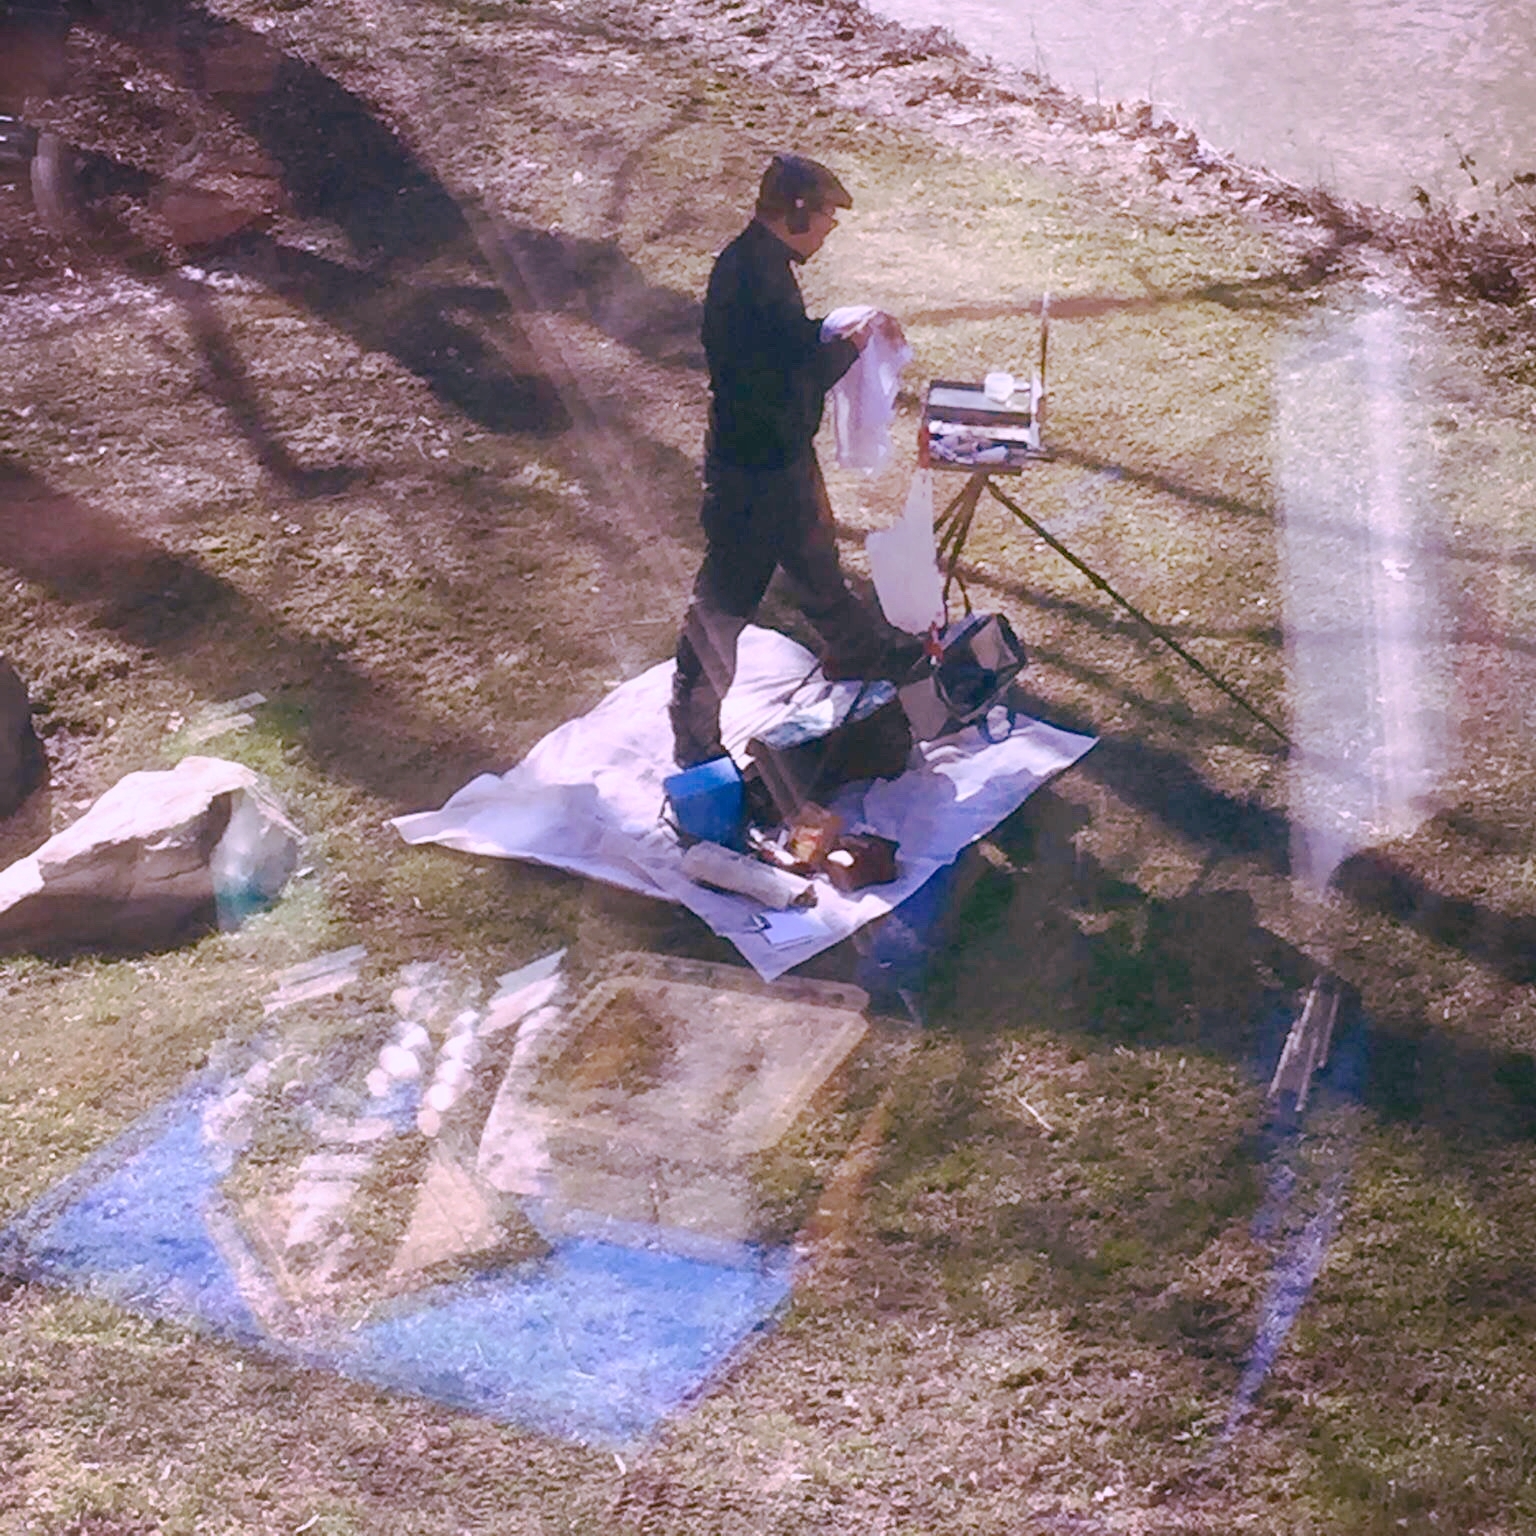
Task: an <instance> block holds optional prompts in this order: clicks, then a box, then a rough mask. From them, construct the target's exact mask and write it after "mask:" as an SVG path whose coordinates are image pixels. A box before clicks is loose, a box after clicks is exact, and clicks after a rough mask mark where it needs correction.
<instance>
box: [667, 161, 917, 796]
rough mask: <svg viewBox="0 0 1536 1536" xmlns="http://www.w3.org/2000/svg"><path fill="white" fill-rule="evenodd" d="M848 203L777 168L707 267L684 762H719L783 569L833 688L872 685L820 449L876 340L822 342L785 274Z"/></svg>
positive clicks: (863, 331)
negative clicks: (744, 653) (745, 636)
mask: <svg viewBox="0 0 1536 1536" xmlns="http://www.w3.org/2000/svg"><path fill="white" fill-rule="evenodd" d="M852 206H853V199H852V198H851V197H850V196H849V195H848V191H847V189H846V188H845V187H844V186H843V184H842V183H841V182H840V181H839V180H838V179H837V177H836V176H834V175H833V174H832V172H831V171H829V170H828V169H827V168H826V166H824V165H820V164H818V163H817V162H816V161H814V160H808V159H806V158H804V157H803V156H800V155H775V156H774V158H773V161H772V163H771V164H770V165H769V167H768V169H767V171H766V172H765V173H764V175H763V179H762V184H761V186H760V188H759V190H758V197H757V208H756V211H755V214H754V217H753V219H752V222H751V223H750V224H748V225H747V227H746V229H744V230H743V231H742V232H741V234H739V235H738V236H737V237H736V238H735V239H734V240H733V241H732V242H731V243H730V244H729V245H728V246H726V248H725V249H724V250H723V251H722V252H721V253H720V255H719V257H718V258H717V259H716V261H715V265H714V270H713V271H712V272H711V273H710V278H709V289H708V292H707V293H706V295H705V299H704V325H703V332H704V352H705V356H706V357H707V358H708V361H709V383H710V390H711V396H712V398H711V403H710V413H709V434H708V438H707V440H706V445H705V457H704V504H703V508H702V510H701V512H700V519H701V521H702V522H703V525H704V536H705V549H704V564H703V566H702V567H701V568H700V570H699V574H698V578H697V580H696V581H695V582H694V586H693V597H692V600H691V601H690V603H689V605H688V613H687V617H686V618H685V619H684V621H683V632H682V634H681V636H680V637H679V639H678V642H677V675H676V679H675V681H674V683H673V688H672V704H671V710H670V714H671V721H672V734H673V741H674V745H675V748H676V756H677V762H678V765H679V766H680V767H685V768H686V767H691V766H692V765H694V764H695V763H700V762H704V761H706V760H708V759H709V758H712V757H718V756H720V755H721V753H722V752H723V750H724V749H723V747H722V746H721V743H720V701H721V699H723V698H724V696H725V693H726V690H727V689H728V688H729V687H730V685H731V679H732V678H733V677H734V676H735V672H736V642H737V639H738V638H739V636H740V634H741V631H742V630H743V629H744V628H745V627H746V625H747V624H748V623H749V622H750V621H751V620H752V617H753V615H754V614H755V613H756V612H757V607H758V604H759V603H760V602H761V601H762V599H763V594H764V593H765V592H766V591H767V589H768V583H769V581H770V580H771V579H772V577H773V572H774V569H775V567H776V566H783V568H784V572H785V574H786V575H787V576H788V577H789V579H790V581H791V583H792V584H793V585H794V587H795V588H796V591H797V597H798V600H799V603H800V606H801V608H802V609H803V610H804V612H805V615H806V617H807V618H808V619H809V620H810V621H811V623H812V624H813V625H814V626H815V628H816V630H817V631H818V633H819V634H820V635H821V637H822V640H823V642H824V644H825V647H826V654H825V656H824V664H825V665H826V667H827V669H828V671H829V673H831V674H834V675H837V676H850V675H872V674H873V673H874V672H875V671H877V670H878V668H879V667H880V664H881V662H882V660H883V659H884V658H885V647H884V643H883V638H882V637H883V633H884V632H883V630H882V627H881V625H880V624H879V623H878V621H877V620H876V618H875V616H874V615H873V614H872V613H871V612H870V611H869V610H867V609H866V608H865V607H863V605H861V604H860V603H859V602H858V601H857V600H856V599H855V598H854V596H853V594H852V593H851V592H849V590H848V584H847V581H846V580H845V578H844V576H843V571H842V566H841V565H840V564H839V562H838V557H837V539H836V535H835V533H834V531H833V526H832V510H831V506H830V504H829V503H828V501H827V491H826V486H825V484H824V483H823V481H822V477H821V468H820V466H819V465H818V464H817V462H816V452H815V448H814V446H813V443H814V439H815V436H816V430H817V428H818V427H819V426H820V425H821V415H822V403H823V400H824V398H825V396H826V393H827V391H828V390H829V389H830V388H831V387H832V385H833V384H835V383H836V382H837V381H838V379H840V378H841V377H842V376H843V374H844V373H846V372H847V371H848V369H849V368H850V367H851V366H852V365H853V363H854V361H855V359H856V358H857V357H858V355H859V353H860V352H862V351H863V349H864V347H865V345H866V344H867V342H868V341H869V338H870V335H871V334H872V332H873V330H874V328H875V326H876V325H880V326H885V327H888V328H890V330H891V331H892V332H893V339H897V340H899V339H900V327H899V326H897V324H896V322H895V321H894V320H893V319H891V318H890V317H889V316H887V315H879V316H877V317H875V318H874V319H873V320H871V321H866V322H865V323H864V324H863V325H862V326H860V327H859V328H858V329H856V330H855V331H853V332H851V333H850V334H849V335H848V336H846V337H839V338H838V339H836V340H832V341H823V340H822V339H821V322H820V321H818V320H813V319H811V318H809V317H808V316H807V315H806V313H805V301H804V299H803V298H802V297H801V295H800V286H799V284H798V283H797V282H796V281H795V275H794V272H793V271H792V270H791V267H792V264H794V263H797V262H803V261H807V260H809V259H810V257H812V256H814V255H815V254H816V252H817V251H819V250H820V249H821V246H822V243H823V242H824V241H825V240H826V238H827V236H828V235H829V234H830V233H831V232H832V230H833V229H834V228H836V226H837V210H838V209H839V208H851V207H852Z"/></svg>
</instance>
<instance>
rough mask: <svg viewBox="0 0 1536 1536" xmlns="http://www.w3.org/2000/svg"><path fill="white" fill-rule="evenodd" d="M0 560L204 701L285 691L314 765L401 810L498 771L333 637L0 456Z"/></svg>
mask: <svg viewBox="0 0 1536 1536" xmlns="http://www.w3.org/2000/svg"><path fill="white" fill-rule="evenodd" d="M0 563H3V565H4V567H5V568H6V569H7V570H9V571H12V572H14V573H15V574H16V575H17V576H21V577H23V578H25V579H26V580H28V581H32V582H36V583H37V584H38V585H40V586H42V587H45V588H46V589H47V590H48V591H49V592H50V593H51V594H52V595H53V596H54V597H56V598H58V599H60V600H62V601H64V602H67V603H70V604H73V605H77V606H78V607H79V608H80V609H81V610H82V613H83V615H84V616H85V617H86V618H87V621H88V622H89V623H91V624H93V625H94V626H96V627H97V628H99V629H102V630H106V631H108V632H110V633H112V634H115V635H117V636H119V637H120V638H121V639H123V640H126V641H128V642H129V643H131V644H133V645H136V646H139V647H141V648H143V649H144V650H146V651H149V652H152V653H153V654H154V655H155V656H157V657H158V658H159V659H160V660H162V661H163V662H164V663H165V664H166V665H167V666H169V667H171V668H173V669H174V670H176V671H177V672H179V673H180V674H181V675H182V676H183V677H185V678H186V679H187V680H188V681H189V682H191V683H192V684H193V685H194V686H195V687H197V688H198V689H199V691H201V692H203V693H205V694H207V695H208V696H211V697H223V696H227V695H228V694H229V693H231V692H236V693H238V692H243V691H249V690H252V689H259V690H261V691H263V692H268V693H269V695H270V693H271V692H272V691H273V690H274V689H276V690H279V691H281V692H282V694H283V695H284V701H285V702H286V703H288V704H289V705H290V706H291V707H290V708H288V709H286V710H284V711H283V712H282V716H281V717H282V718H283V719H284V720H286V721H288V722H289V728H290V729H291V730H292V731H293V733H294V737H295V740H296V742H297V744H299V745H301V746H302V747H303V748H304V750H305V751H306V752H307V753H309V754H310V755H311V756H312V757H313V759H314V760H315V762H316V763H317V764H318V765H319V766H320V767H321V768H322V770H324V771H326V772H328V773H333V774H335V775H336V776H337V777H338V778H341V779H344V780H346V781H348V782H351V783H353V784H356V785H359V786H360V787H362V788H363V789H365V790H367V791H368V792H370V793H372V794H374V795H377V796H378V797H379V798H381V799H382V800H384V801H385V802H387V803H388V804H390V805H392V806H394V807H397V808H398V809H400V810H402V811H406V810H418V809H420V807H421V806H422V805H423V804H425V803H433V802H434V801H437V800H440V799H441V798H443V797H444V796H445V795H447V794H448V793H451V792H452V791H453V790H455V789H458V788H459V787H460V786H461V785H463V784H464V783H465V782H466V781H467V780H468V779H470V778H471V777H473V776H474V775H475V774H476V773H481V772H486V771H501V770H502V769H504V768H505V767H506V752H505V749H504V748H503V747H502V746H501V745H500V744H499V743H497V742H496V741H494V740H490V739H487V738H485V737H482V736H479V735H477V734H475V733H472V732H468V731H465V730H463V729H461V728H459V727H457V726H455V725H453V724H451V723H450V722H449V721H447V720H446V719H443V718H440V717H439V716H437V715H435V714H433V713H432V712H431V711H430V710H428V709H425V708H423V707H421V705H420V704H419V703H418V702H416V701H414V700H410V699H406V698H403V697H401V696H400V695H399V694H398V692H396V691H395V690H394V689H392V688H390V687H388V686H387V685H385V684H383V683H381V682H380V681H379V680H378V679H377V678H375V677H373V676H371V675H369V674H368V673H367V672H366V671H364V670H363V669H362V668H360V667H358V666H357V665H356V664H355V663H354V662H352V661H350V660H349V659H348V658H347V657H346V656H345V655H344V654H342V651H341V648H340V647H339V646H338V644H337V643H336V642H335V641H333V640H331V639H330V638H328V637H326V636H324V635H317V634H312V633H309V632H307V631H304V630H298V629H295V628H293V627H292V626H291V625H290V624H289V623H288V622H287V621H286V620H285V619H284V618H283V617H282V616H281V615H280V614H278V613H276V612H275V611H273V610H272V609H270V608H268V607H266V606H265V605H264V604H262V603H260V602H259V601H256V600H254V599H253V598H251V597H250V596H249V595H248V594H246V593H245V592H242V591H241V590H240V589H239V588H237V587H235V586H233V585H232V584H231V583H229V582H228V581H226V580H224V579H223V578H222V577H220V576H218V575H216V574H214V573H213V572H211V571H209V570H208V569H206V568H205V567H204V566H202V565H200V564H199V563H198V562H197V561H196V560H192V559H189V558H187V557H185V556H182V555H177V554H175V553H173V552H172V551H170V550H167V549H165V548H164V547H163V546H161V545H159V544H156V543H154V542H153V541H152V540H149V539H146V538H144V537H142V536H141V535H139V534H136V533H134V532H133V531H132V530H130V529H127V528H125V527H124V526H123V525H122V524H121V523H120V522H118V521H117V520H116V519H114V518H112V517H111V516H110V515H108V514H106V513H103V512H100V511H97V510H95V509H94V508H92V507H89V506H87V505H86V504H84V503H82V502H80V501H79V500H77V499H76V498H74V497H73V496H70V495H68V494H67V493H65V492H61V491H58V490H55V489H54V488H52V487H50V486H49V485H48V484H47V483H46V482H45V481H43V480H42V479H40V478H39V477H38V476H36V475H34V474H33V473H32V472H31V471H29V470H27V469H26V468H24V467H22V466H20V465H17V464H15V463H14V462H5V461H3V460H0Z"/></svg>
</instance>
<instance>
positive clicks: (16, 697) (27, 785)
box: [0, 656, 48, 820]
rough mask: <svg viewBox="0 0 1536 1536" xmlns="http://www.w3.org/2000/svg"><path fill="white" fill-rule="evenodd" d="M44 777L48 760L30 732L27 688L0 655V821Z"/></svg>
mask: <svg viewBox="0 0 1536 1536" xmlns="http://www.w3.org/2000/svg"><path fill="white" fill-rule="evenodd" d="M47 776H48V759H47V758H46V757H45V756H44V755H43V744H42V743H41V742H40V741H39V740H38V739H37V732H36V731H34V730H33V729H32V703H31V700H30V699H28V698H27V685H26V684H25V683H24V682H22V680H21V678H20V677H18V676H17V674H16V669H15V668H14V667H13V666H12V665H11V664H10V662H9V661H8V660H7V659H6V658H5V657H4V656H0V820H4V818H5V817H7V816H9V815H11V813H12V812H13V811H15V810H16V809H17V808H18V807H19V806H20V805H21V803H22V801H23V800H25V799H26V798H27V796H28V795H30V794H31V793H32V791H33V790H34V789H36V788H37V786H38V785H39V784H41V783H42V782H43V780H44V779H45V778H46V777H47Z"/></svg>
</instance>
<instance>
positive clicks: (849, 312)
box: [821, 304, 912, 470]
mask: <svg viewBox="0 0 1536 1536" xmlns="http://www.w3.org/2000/svg"><path fill="white" fill-rule="evenodd" d="M878 313H879V311H878V310H876V309H874V308H872V307H871V306H870V305H868V304H845V305H844V306H843V307H842V308H841V309H834V310H833V311H832V313H831V314H830V315H828V316H827V318H826V319H825V320H823V321H822V322H821V337H822V340H823V341H829V340H831V339H832V338H834V337H837V336H846V335H847V334H848V332H849V331H851V330H852V329H853V328H854V327H855V326H856V325H858V324H859V323H860V322H861V321H864V320H867V319H869V318H870V317H871V316H873V315H876V314H878ZM911 361H912V348H911V347H909V346H908V345H907V344H906V342H904V341H902V342H892V341H891V340H890V339H889V337H888V336H886V335H885V333H884V332H883V331H880V330H878V329H877V330H876V331H875V332H874V334H873V335H872V336H871V337H870V339H869V342H868V344H867V345H866V346H865V348H864V350H863V352H861V353H860V354H859V359H858V361H857V362H856V363H854V365H853V367H851V368H850V369H849V370H848V371H847V373H845V374H844V375H843V376H842V378H840V379H839V380H838V381H837V383H836V384H834V385H833V386H832V388H831V390H830V391H829V392H828V394H827V404H828V406H829V408H830V410H831V414H832V434H833V439H834V441H835V442H836V444H837V462H838V463H839V464H840V465H842V467H843V468H844V469H867V470H876V469H884V468H885V465H886V463H887V462H888V461H889V459H890V457H891V421H892V418H893V417H894V416H895V414H896V391H897V389H898V388H899V386H900V384H901V370H902V369H903V368H905V367H906V365H907V364H908V363H910V362H911Z"/></svg>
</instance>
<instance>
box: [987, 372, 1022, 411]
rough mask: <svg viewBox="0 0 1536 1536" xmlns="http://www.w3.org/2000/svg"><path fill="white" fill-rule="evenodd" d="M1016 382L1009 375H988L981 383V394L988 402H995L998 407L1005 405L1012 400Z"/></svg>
mask: <svg viewBox="0 0 1536 1536" xmlns="http://www.w3.org/2000/svg"><path fill="white" fill-rule="evenodd" d="M1015 384H1016V381H1015V379H1014V377H1013V375H1012V374H1011V373H989V374H988V375H987V376H986V378H984V379H983V380H982V381H981V390H982V393H983V394H984V395H985V396H986V397H987V399H988V400H995V401H996V402H997V403H998V404H999V405H1007V403H1008V402H1009V401H1010V400H1011V399H1013V391H1014V388H1015Z"/></svg>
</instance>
